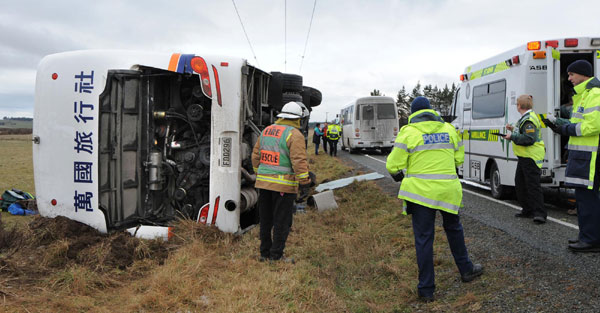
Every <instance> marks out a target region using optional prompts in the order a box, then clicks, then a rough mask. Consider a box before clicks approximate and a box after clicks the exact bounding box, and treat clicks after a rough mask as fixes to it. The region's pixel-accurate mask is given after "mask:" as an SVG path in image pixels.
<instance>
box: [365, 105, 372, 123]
mask: <svg viewBox="0 0 600 313" xmlns="http://www.w3.org/2000/svg"><path fill="white" fill-rule="evenodd" d="M374 117H375V111H374V110H373V106H372V105H364V106H363V107H362V120H363V121H372V120H373V118H374Z"/></svg>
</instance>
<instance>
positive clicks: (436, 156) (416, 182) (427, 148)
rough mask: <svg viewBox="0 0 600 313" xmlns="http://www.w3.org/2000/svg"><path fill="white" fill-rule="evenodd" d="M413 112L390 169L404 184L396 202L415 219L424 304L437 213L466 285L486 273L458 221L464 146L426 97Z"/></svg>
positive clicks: (429, 289)
mask: <svg viewBox="0 0 600 313" xmlns="http://www.w3.org/2000/svg"><path fill="white" fill-rule="evenodd" d="M410 110H411V115H410V116H409V118H408V124H407V125H405V126H403V127H402V129H401V130H400V133H399V134H398V137H396V142H395V144H394V149H393V150H392V152H391V153H390V155H389V156H388V158H387V163H386V168H387V170H388V172H389V173H390V174H391V175H392V177H393V178H394V180H396V181H402V183H401V185H400V192H399V193H398V198H400V199H403V200H404V205H405V211H404V214H411V215H412V224H413V231H414V236H415V248H416V250H417V264H418V266H419V284H418V285H417V288H418V294H419V298H420V299H421V300H422V301H425V302H430V301H433V300H434V298H433V293H434V290H435V280H434V269H433V238H434V231H435V230H434V224H435V215H436V212H438V211H439V212H440V213H441V214H442V218H443V220H444V222H443V226H444V231H445V232H446V237H447V238H448V243H449V244H450V250H451V251H452V255H453V256H454V262H455V263H456V265H457V267H458V270H459V272H460V274H461V279H462V281H463V282H469V281H472V280H473V279H475V278H476V277H477V276H479V275H481V274H482V273H483V267H482V266H481V265H480V264H473V263H472V262H471V260H470V259H469V255H468V253H467V247H466V246H465V240H464V234H463V228H462V225H461V223H460V220H459V217H458V209H459V207H460V206H461V202H462V187H461V184H460V181H459V180H458V176H457V175H456V167H457V166H459V165H460V164H462V163H463V162H464V147H463V144H462V141H461V139H460V137H459V136H458V133H457V132H456V130H455V129H454V127H452V125H450V124H448V123H445V122H444V121H443V120H442V118H441V117H440V116H439V114H438V113H437V112H436V111H434V110H432V109H431V106H430V104H429V100H427V98H425V97H417V98H415V100H414V101H413V102H412V103H411V108H410Z"/></svg>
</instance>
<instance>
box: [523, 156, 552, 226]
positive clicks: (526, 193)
mask: <svg viewBox="0 0 600 313" xmlns="http://www.w3.org/2000/svg"><path fill="white" fill-rule="evenodd" d="M518 158H519V161H518V162H517V172H516V173H515V190H516V192H517V200H519V204H520V205H521V207H522V208H523V211H522V213H523V214H529V215H533V216H541V217H543V218H546V217H547V216H548V213H547V212H546V208H545V207H544V194H543V193H542V185H541V184H540V176H541V173H542V171H541V169H540V168H539V167H538V166H537V165H536V164H535V161H534V160H533V159H531V158H522V157H518Z"/></svg>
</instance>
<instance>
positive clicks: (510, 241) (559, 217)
mask: <svg viewBox="0 0 600 313" xmlns="http://www.w3.org/2000/svg"><path fill="white" fill-rule="evenodd" d="M338 157H339V158H341V159H343V160H345V161H346V162H348V163H350V164H351V165H352V166H353V167H355V168H356V169H359V170H361V171H364V172H365V173H369V172H373V171H374V172H378V173H381V174H384V175H385V178H383V179H380V180H378V181H377V184H378V185H379V186H381V187H382V189H383V190H384V191H385V192H387V193H389V194H393V195H396V194H397V192H398V187H399V185H400V184H399V183H396V182H394V181H393V180H392V179H391V178H390V177H389V175H388V173H387V170H386V169H385V160H386V158H387V156H386V155H381V154H377V153H374V154H366V153H358V154H350V153H348V152H347V151H339V152H338ZM545 198H546V203H545V206H546V208H547V209H548V216H549V219H548V222H547V223H546V224H543V225H537V224H534V223H533V221H532V220H531V219H522V218H515V217H514V214H515V213H517V212H519V210H520V207H519V206H518V203H517V201H516V200H503V201H500V200H496V199H494V198H492V197H491V194H490V192H489V191H488V190H485V189H481V188H477V187H473V186H470V185H468V184H466V183H465V182H463V204H464V208H463V209H462V210H461V213H460V214H461V220H462V222H463V226H464V229H465V237H466V238H467V239H469V244H468V248H469V251H470V254H471V255H472V258H473V259H474V261H477V262H481V263H484V265H485V264H486V263H487V264H488V265H490V266H491V267H492V268H493V269H495V270H498V271H502V272H505V271H506V272H508V273H509V274H510V275H514V276H515V278H516V277H524V278H522V279H523V280H524V281H523V282H522V283H523V284H524V285H525V286H527V288H533V289H536V290H537V291H536V292H537V293H538V294H537V297H543V298H550V299H554V300H553V301H552V302H555V301H557V302H556V303H560V308H559V307H555V308H554V309H558V310H559V311H562V309H565V308H569V309H575V311H582V312H588V311H589V312H593V311H596V312H600V291H599V289H600V271H598V269H599V268H600V254H594V253H592V254H575V253H572V252H570V251H569V250H568V249H567V240H568V239H569V238H575V237H577V233H578V230H577V217H576V216H570V215H568V214H566V211H567V207H566V205H567V203H566V201H564V202H561V201H559V199H558V196H557V193H556V191H550V190H547V192H546V193H545ZM440 220H441V218H439V217H438V223H440ZM440 224H441V223H440ZM499 259H511V260H515V264H513V265H510V266H506V268H505V267H504V265H503V264H500V263H501V262H499V261H498V260H499ZM531 273H534V275H532V274H531ZM519 279H521V278H519ZM565 289H567V290H569V292H565ZM517 293H518V292H517ZM510 297H513V295H511V294H508V295H498V298H496V299H490V300H489V301H490V303H488V304H489V305H491V306H492V305H501V303H505V302H506V301H507V300H510V299H509V298H510ZM537 304H539V303H536V302H531V303H529V304H528V305H526V306H525V307H523V308H522V310H521V309H518V310H517V311H524V312H525V311H529V310H534V311H540V307H538V306H537ZM541 308H542V309H541V311H548V308H545V309H544V308H543V307H541ZM514 309H515V308H514V307H512V308H511V309H510V310H511V311H512V310H514ZM597 309H598V310H597ZM550 311H553V310H552V309H551V310H550Z"/></svg>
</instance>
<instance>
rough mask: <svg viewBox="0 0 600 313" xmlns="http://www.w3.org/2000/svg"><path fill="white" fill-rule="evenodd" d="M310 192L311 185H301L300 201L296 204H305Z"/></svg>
mask: <svg viewBox="0 0 600 313" xmlns="http://www.w3.org/2000/svg"><path fill="white" fill-rule="evenodd" d="M309 192H310V184H304V185H300V186H299V188H298V200H297V201H296V202H304V201H306V198H308V193H309Z"/></svg>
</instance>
